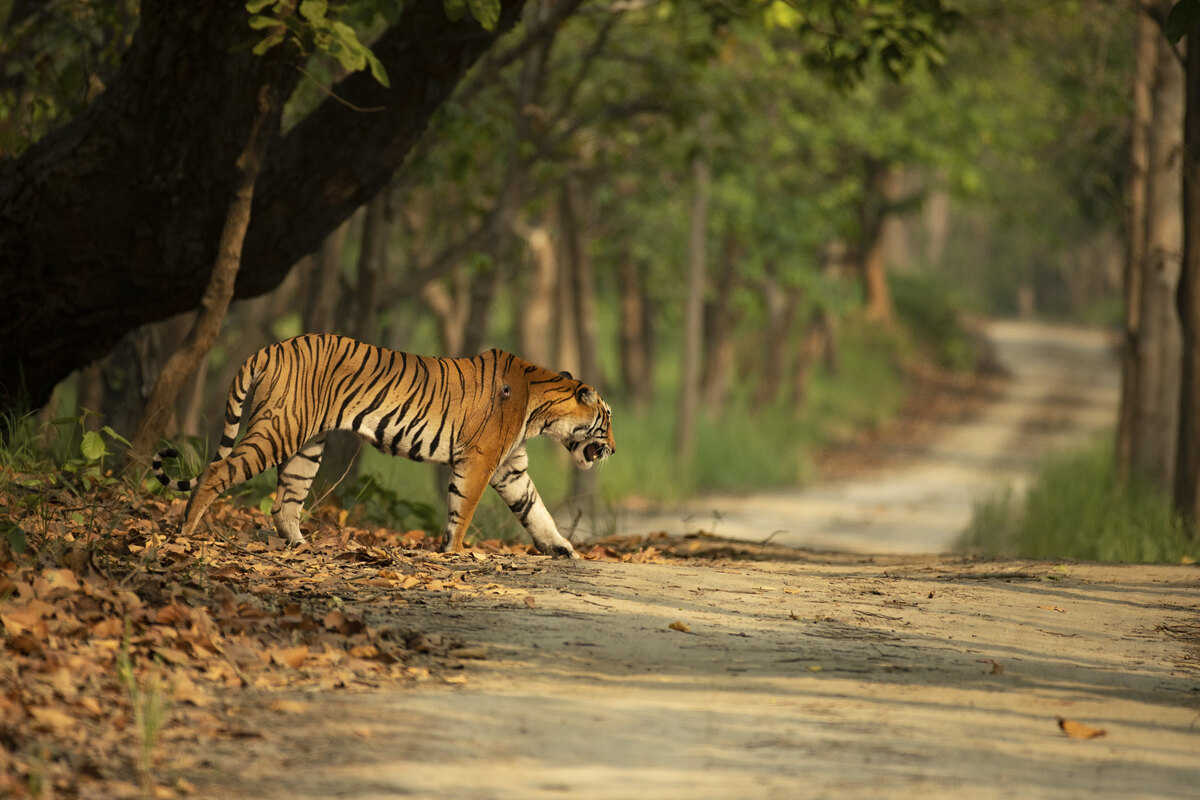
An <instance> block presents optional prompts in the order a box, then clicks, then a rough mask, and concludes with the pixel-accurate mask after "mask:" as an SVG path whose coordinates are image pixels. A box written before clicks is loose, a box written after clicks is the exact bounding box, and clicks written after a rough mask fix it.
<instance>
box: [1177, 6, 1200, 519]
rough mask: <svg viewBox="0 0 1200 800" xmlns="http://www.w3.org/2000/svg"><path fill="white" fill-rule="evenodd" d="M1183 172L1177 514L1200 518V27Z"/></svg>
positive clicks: (1190, 63)
mask: <svg viewBox="0 0 1200 800" xmlns="http://www.w3.org/2000/svg"><path fill="white" fill-rule="evenodd" d="M1187 42H1188V43H1187V63H1186V79H1185V80H1186V87H1187V91H1186V97H1187V99H1186V113H1185V119H1184V134H1183V139H1184V141H1183V143H1184V171H1183V175H1184V178H1183V269H1182V273H1181V275H1180V280H1179V290H1178V295H1177V300H1178V307H1179V320H1180V323H1181V326H1182V329H1183V369H1182V377H1181V391H1180V396H1179V436H1178V440H1177V443H1176V447H1177V449H1176V456H1175V510H1176V511H1177V512H1178V513H1179V514H1180V515H1181V516H1182V517H1183V518H1184V519H1185V520H1187V521H1188V522H1189V523H1190V524H1191V525H1192V526H1193V530H1194V529H1195V528H1194V526H1195V523H1196V520H1197V519H1200V166H1198V165H1200V28H1193V29H1192V31H1191V33H1189V34H1188V37H1187Z"/></svg>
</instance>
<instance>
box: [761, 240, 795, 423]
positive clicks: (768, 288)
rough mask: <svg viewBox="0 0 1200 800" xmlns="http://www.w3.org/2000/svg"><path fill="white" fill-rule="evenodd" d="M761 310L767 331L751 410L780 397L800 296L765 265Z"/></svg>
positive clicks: (770, 266)
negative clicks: (786, 287)
mask: <svg viewBox="0 0 1200 800" xmlns="http://www.w3.org/2000/svg"><path fill="white" fill-rule="evenodd" d="M762 290H763V307H764V308H765V309H766V312H767V329H766V331H765V332H764V336H763V365H762V371H761V373H760V375H759V382H758V386H757V387H756V389H755V392H754V407H755V408H756V409H760V410H761V409H763V408H766V407H767V406H769V405H770V404H771V403H772V402H773V401H774V400H775V398H776V397H778V396H779V389H780V387H781V386H783V377H784V375H785V373H786V372H787V359H788V353H789V347H788V345H789V344H790V340H791V334H792V323H793V322H794V320H795V318H796V307H797V305H798V300H799V293H798V292H795V291H788V290H786V289H784V288H783V286H782V285H781V284H780V282H779V279H778V278H777V277H776V276H775V269H774V266H773V265H771V264H768V265H767V270H766V274H765V275H764V276H763V281H762Z"/></svg>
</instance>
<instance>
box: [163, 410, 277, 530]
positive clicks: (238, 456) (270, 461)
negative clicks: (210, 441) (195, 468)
mask: <svg viewBox="0 0 1200 800" xmlns="http://www.w3.org/2000/svg"><path fill="white" fill-rule="evenodd" d="M278 461H279V457H278V447H277V445H276V444H275V442H274V437H273V436H271V435H269V434H268V429H266V428H251V430H249V431H247V433H246V436H245V437H244V438H243V439H242V440H241V441H240V442H238V443H237V445H236V446H235V447H234V448H233V450H232V451H231V452H230V453H229V455H227V456H226V457H225V458H218V459H217V460H216V461H213V462H212V463H210V464H209V465H208V466H207V467H205V469H204V472H202V473H200V477H199V478H198V479H197V480H196V488H195V489H194V490H193V491H192V496H191V499H189V500H188V504H187V511H186V512H184V517H183V527H182V528H181V529H180V534H181V535H183V536H191V535H192V534H193V533H195V532H196V526H198V525H199V524H200V519H201V518H202V517H203V516H204V512H206V511H208V507H209V506H211V505H212V504H213V501H215V500H216V499H217V497H218V496H219V495H220V494H221V492H223V491H225V490H226V489H228V488H229V487H231V486H237V485H238V484H240V483H244V482H245V481H247V480H249V479H250V478H253V477H254V476H255V475H257V474H259V473H260V472H263V471H265V470H268V469H270V468H271V467H273V466H275V465H276V464H277V463H278Z"/></svg>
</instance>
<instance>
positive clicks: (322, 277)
mask: <svg viewBox="0 0 1200 800" xmlns="http://www.w3.org/2000/svg"><path fill="white" fill-rule="evenodd" d="M349 230H350V221H349V220H347V221H346V222H343V223H342V224H341V225H339V226H338V227H337V228H336V229H334V231H333V233H331V234H329V236H327V237H326V238H325V241H324V242H322V243H321V249H320V250H319V251H317V255H316V258H314V259H313V263H312V271H311V272H309V273H308V280H307V281H306V286H305V289H306V291H305V297H304V313H303V318H304V323H303V327H304V332H305V333H336V332H338V331H339V330H341V326H340V325H338V320H337V309H338V297H339V295H340V294H341V289H342V286H341V274H342V252H343V251H344V250H345V245H346V235H347V233H348V232H349Z"/></svg>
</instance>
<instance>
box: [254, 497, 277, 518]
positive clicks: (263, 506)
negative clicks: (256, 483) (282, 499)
mask: <svg viewBox="0 0 1200 800" xmlns="http://www.w3.org/2000/svg"><path fill="white" fill-rule="evenodd" d="M273 505H275V501H274V500H272V499H271V496H270V495H267V496H266V497H262V498H259V501H258V510H259V511H261V512H262V513H264V514H270V513H271V506H273Z"/></svg>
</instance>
